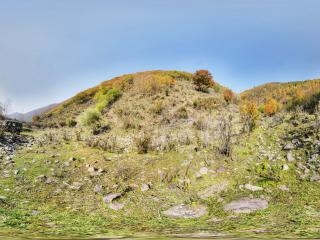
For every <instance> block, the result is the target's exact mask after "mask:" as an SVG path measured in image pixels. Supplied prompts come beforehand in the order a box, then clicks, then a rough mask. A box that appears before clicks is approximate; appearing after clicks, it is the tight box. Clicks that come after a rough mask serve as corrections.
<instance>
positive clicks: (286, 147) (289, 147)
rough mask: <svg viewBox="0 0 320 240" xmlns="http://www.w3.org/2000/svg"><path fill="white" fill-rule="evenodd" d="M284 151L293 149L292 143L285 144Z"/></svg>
mask: <svg viewBox="0 0 320 240" xmlns="http://www.w3.org/2000/svg"><path fill="white" fill-rule="evenodd" d="M283 149H284V150H292V149H294V145H293V144H292V143H287V144H286V145H285V146H284V147H283Z"/></svg>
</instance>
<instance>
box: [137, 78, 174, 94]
mask: <svg viewBox="0 0 320 240" xmlns="http://www.w3.org/2000/svg"><path fill="white" fill-rule="evenodd" d="M175 83H176V81H175V79H174V78H172V77H171V76H169V75H165V74H144V75H141V76H139V77H138V78H137V79H135V86H136V88H137V90H138V91H139V92H142V93H144V94H155V93H157V92H160V91H162V90H166V91H168V89H169V88H170V87H172V86H173V85H175Z"/></svg>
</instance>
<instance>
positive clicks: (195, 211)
mask: <svg viewBox="0 0 320 240" xmlns="http://www.w3.org/2000/svg"><path fill="white" fill-rule="evenodd" d="M162 213H163V214H164V215H165V216H166V217H170V218H199V217H201V216H203V215H205V214H207V208H206V206H203V205H198V206H188V205H185V204H180V205H177V206H174V207H172V208H170V209H168V210H166V211H164V212H162Z"/></svg>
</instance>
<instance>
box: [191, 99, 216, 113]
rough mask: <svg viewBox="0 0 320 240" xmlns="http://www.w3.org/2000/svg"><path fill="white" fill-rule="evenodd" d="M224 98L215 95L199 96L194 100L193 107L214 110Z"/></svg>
mask: <svg viewBox="0 0 320 240" xmlns="http://www.w3.org/2000/svg"><path fill="white" fill-rule="evenodd" d="M221 102H222V100H220V99H218V98H215V97H208V98H197V99H195V100H194V101H193V107H194V108H195V109H199V110H202V109H204V110H212V109H214V108H216V107H217V106H218V105H219V104H220V103H221Z"/></svg>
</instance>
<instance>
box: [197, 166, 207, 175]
mask: <svg viewBox="0 0 320 240" xmlns="http://www.w3.org/2000/svg"><path fill="white" fill-rule="evenodd" d="M208 171H209V170H208V168H207V167H202V168H200V170H199V173H200V174H201V175H206V174H208Z"/></svg>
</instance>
